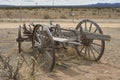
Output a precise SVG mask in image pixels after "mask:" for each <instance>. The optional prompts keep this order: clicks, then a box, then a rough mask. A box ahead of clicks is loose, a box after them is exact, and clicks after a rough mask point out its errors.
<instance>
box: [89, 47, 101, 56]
mask: <svg viewBox="0 0 120 80" xmlns="http://www.w3.org/2000/svg"><path fill="white" fill-rule="evenodd" d="M91 48H92V49H93V50H94V51H95V52H97V54H98V55H99V54H100V53H99V52H98V51H97V50H96V49H95V48H94V47H93V45H91Z"/></svg>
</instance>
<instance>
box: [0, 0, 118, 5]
mask: <svg viewBox="0 0 120 80" xmlns="http://www.w3.org/2000/svg"><path fill="white" fill-rule="evenodd" d="M0 2H1V3H0V5H4V4H7V5H9V4H10V5H36V4H37V5H52V4H54V5H87V4H96V3H120V0H0Z"/></svg>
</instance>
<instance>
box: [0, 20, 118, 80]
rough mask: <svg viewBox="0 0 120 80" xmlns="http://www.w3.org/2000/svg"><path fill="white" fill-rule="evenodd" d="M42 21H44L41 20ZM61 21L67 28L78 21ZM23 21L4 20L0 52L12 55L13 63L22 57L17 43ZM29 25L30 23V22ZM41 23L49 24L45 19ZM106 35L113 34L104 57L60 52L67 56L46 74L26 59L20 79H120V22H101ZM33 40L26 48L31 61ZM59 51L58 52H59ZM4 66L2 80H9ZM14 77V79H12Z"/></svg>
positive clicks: (20, 71)
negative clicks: (33, 69) (18, 32)
mask: <svg viewBox="0 0 120 80" xmlns="http://www.w3.org/2000/svg"><path fill="white" fill-rule="evenodd" d="M39 23H41V22H39ZM53 23H54V24H56V23H59V24H60V25H61V26H62V27H64V28H74V27H75V26H76V25H77V23H76V22H74V23H71V22H53ZM20 24H22V23H9V22H2V23H0V54H1V55H2V56H5V57H7V58H8V57H10V61H11V62H12V64H13V63H15V62H17V60H18V56H19V54H18V47H17V42H16V37H17V31H18V29H17V27H18V26H19V25H20ZM27 24H29V23H27ZM41 24H49V22H44V23H43V22H42V23H41ZM98 24H99V25H100V27H101V28H102V30H103V32H104V34H107V35H110V36H111V41H109V42H106V46H105V52H104V54H103V57H102V58H101V59H100V61H98V62H92V61H88V60H84V59H82V58H80V57H79V56H78V55H77V54H76V52H75V51H74V49H72V50H71V49H70V50H69V49H68V50H67V51H64V50H62V51H58V52H59V53H60V54H61V55H64V57H62V58H61V57H57V60H56V65H55V69H54V71H53V72H51V73H45V72H43V71H41V70H40V69H39V68H36V69H35V73H34V75H31V71H32V69H31V68H30V66H27V64H26V63H25V62H24V63H23V65H22V67H21V68H20V70H19V76H20V80H120V59H119V58H120V35H119V34H120V22H98ZM27 43H28V44H29V45H30V43H29V42H23V44H22V47H23V51H24V54H25V55H27V56H25V58H26V59H27V61H28V62H29V58H30V53H34V52H33V51H32V49H31V45H30V46H26V45H28V44H27ZM58 52H57V53H58ZM4 74H5V73H3V72H2V70H1V68H0V80H8V77H7V76H5V75H4ZM11 80H12V79H11Z"/></svg>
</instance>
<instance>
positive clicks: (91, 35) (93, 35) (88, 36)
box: [83, 32, 111, 41]
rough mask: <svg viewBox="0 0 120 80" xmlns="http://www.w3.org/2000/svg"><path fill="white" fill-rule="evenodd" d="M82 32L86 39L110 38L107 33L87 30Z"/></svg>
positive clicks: (107, 39)
mask: <svg viewBox="0 0 120 80" xmlns="http://www.w3.org/2000/svg"><path fill="white" fill-rule="evenodd" d="M83 34H85V36H86V37H87V39H96V40H105V41H110V39H111V37H110V36H109V35H103V34H96V33H89V32H83Z"/></svg>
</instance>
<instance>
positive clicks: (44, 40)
mask: <svg viewBox="0 0 120 80" xmlns="http://www.w3.org/2000/svg"><path fill="white" fill-rule="evenodd" d="M32 44H33V48H36V49H37V50H38V51H39V60H40V67H41V68H42V70H44V71H45V72H51V71H53V68H54V64H55V49H54V42H53V39H52V35H51V33H50V31H49V29H48V28H46V27H45V26H44V27H43V26H42V25H36V26H35V28H34V31H33V39H32Z"/></svg>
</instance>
